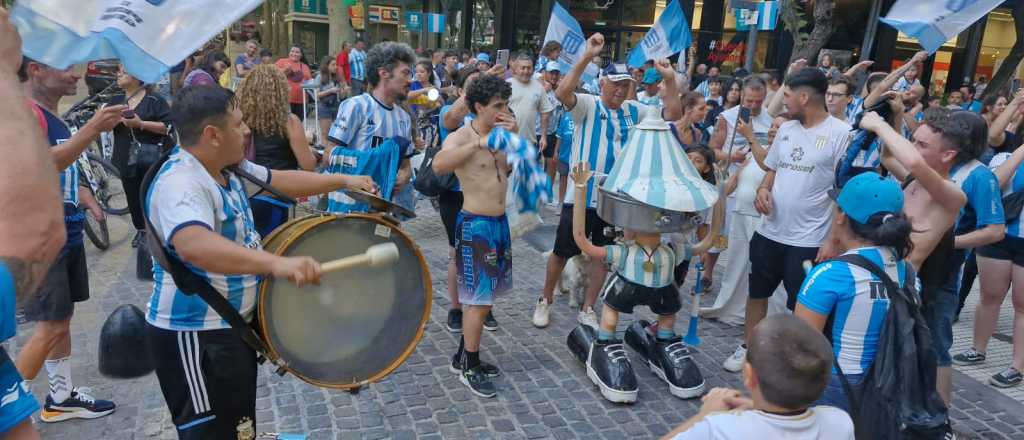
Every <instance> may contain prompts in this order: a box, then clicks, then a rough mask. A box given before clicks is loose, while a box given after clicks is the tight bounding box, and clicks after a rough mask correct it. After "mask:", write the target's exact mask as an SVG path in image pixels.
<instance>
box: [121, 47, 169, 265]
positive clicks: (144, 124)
mask: <svg viewBox="0 0 1024 440" xmlns="http://www.w3.org/2000/svg"><path fill="white" fill-rule="evenodd" d="M117 86H118V87H120V88H121V90H124V95H117V96H115V97H114V99H113V100H112V101H111V102H110V104H111V105H121V104H124V105H127V106H128V109H129V111H126V113H127V115H126V116H132V117H131V118H127V117H126V118H124V121H123V122H121V123H120V124H118V126H117V127H114V131H113V133H114V154H113V157H112V158H111V159H112V161H113V162H114V165H115V166H116V167H117V169H118V171H119V172H120V173H121V186H122V187H123V188H124V195H125V197H126V198H127V199H128V212H129V213H130V214H131V218H132V226H135V238H133V239H132V247H137V246H138V245H139V243H140V242H141V241H142V239H143V237H144V235H143V232H144V231H145V230H146V219H145V217H143V215H142V214H143V213H142V203H141V200H140V198H139V189H140V188H141V187H142V178H143V177H144V176H145V174H146V171H147V169H148V167H149V165H151V164H147V163H141V162H139V161H138V160H137V158H138V151H133V150H138V149H139V148H143V147H142V145H143V144H148V145H160V146H161V147H163V149H167V148H170V147H171V146H172V145H171V143H170V141H169V140H168V137H167V134H168V131H169V130H168V125H170V122H171V107H170V106H169V105H168V104H167V101H165V100H164V99H163V98H162V97H160V95H158V94H156V93H153V91H152V89H151V88H150V87H149V86H148V85H146V84H143V83H142V82H141V81H139V80H138V78H135V77H134V76H131V75H129V74H128V73H127V72H125V71H124V68H123V67H122V68H121V69H120V70H119V71H118V73H117ZM161 152H162V151H161ZM133 156H134V157H135V158H136V160H135V161H132V160H131V159H132V157H133Z"/></svg>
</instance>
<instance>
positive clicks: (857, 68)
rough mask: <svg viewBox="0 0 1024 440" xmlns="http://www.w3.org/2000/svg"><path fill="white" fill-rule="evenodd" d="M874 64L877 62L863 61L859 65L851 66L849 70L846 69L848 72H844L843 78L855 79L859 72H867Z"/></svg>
mask: <svg viewBox="0 0 1024 440" xmlns="http://www.w3.org/2000/svg"><path fill="white" fill-rule="evenodd" d="M872 64H875V62H874V61H861V62H859V63H857V64H854V65H852V66H850V68H849V69H846V71H845V72H843V76H845V77H847V78H850V79H853V78H854V77H855V76H856V75H857V72H860V71H861V70H864V71H867V69H868V67H871V65H872Z"/></svg>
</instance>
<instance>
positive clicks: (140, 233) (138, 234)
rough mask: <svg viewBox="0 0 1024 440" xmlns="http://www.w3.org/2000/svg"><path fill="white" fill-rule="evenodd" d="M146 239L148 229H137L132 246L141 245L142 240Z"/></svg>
mask: <svg viewBox="0 0 1024 440" xmlns="http://www.w3.org/2000/svg"><path fill="white" fill-rule="evenodd" d="M145 239H146V231H135V237H133V238H132V248H137V247H139V244H140V243H142V240H145Z"/></svg>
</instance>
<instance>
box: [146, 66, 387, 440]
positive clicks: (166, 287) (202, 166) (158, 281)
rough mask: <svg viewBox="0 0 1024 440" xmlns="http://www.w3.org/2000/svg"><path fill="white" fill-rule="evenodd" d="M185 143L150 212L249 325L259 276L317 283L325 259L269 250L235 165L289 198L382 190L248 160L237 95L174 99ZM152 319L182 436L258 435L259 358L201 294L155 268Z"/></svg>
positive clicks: (164, 386) (212, 91) (156, 228)
mask: <svg viewBox="0 0 1024 440" xmlns="http://www.w3.org/2000/svg"><path fill="white" fill-rule="evenodd" d="M171 119H172V120H173V121H174V126H175V127H177V129H178V133H179V135H180V142H181V145H180V146H178V147H176V148H175V150H174V151H172V152H171V155H170V157H169V158H168V159H167V161H166V162H165V163H164V164H163V165H162V166H161V167H160V169H159V171H158V172H157V173H156V175H155V177H154V178H153V182H152V184H151V185H150V186H149V188H148V189H147V192H146V195H145V202H144V206H143V209H144V210H145V211H146V213H147V216H148V219H149V221H150V223H151V224H152V230H151V233H155V234H156V235H157V237H158V238H159V240H160V241H161V243H162V244H163V246H164V247H165V249H167V252H168V254H170V255H172V256H174V257H177V258H179V259H180V260H182V261H183V262H184V264H185V266H186V267H187V268H188V269H189V270H191V271H192V272H193V273H195V274H196V275H198V276H199V277H201V278H202V279H203V280H205V281H206V282H208V283H209V284H210V285H211V286H213V288H214V289H216V290H217V291H218V292H219V293H221V294H223V295H224V296H225V297H226V298H227V300H228V302H229V303H230V304H231V305H232V306H233V307H234V308H235V309H236V310H238V313H239V314H240V315H242V317H243V318H245V319H246V320H251V318H252V315H253V309H254V308H255V304H256V292H257V290H258V287H259V284H260V281H261V280H262V277H264V276H266V275H272V276H275V277H279V278H285V279H288V280H289V281H291V282H293V283H295V284H297V285H304V284H307V283H318V282H319V281H320V276H321V272H320V263H318V262H316V261H315V260H313V259H312V258H310V257H283V256H277V255H273V254H271V253H268V252H266V251H263V250H262V246H261V244H260V235H259V233H257V232H256V227H255V224H254V223H253V216H252V211H251V209H250V208H249V201H248V196H247V194H246V192H245V188H244V186H243V185H242V181H241V180H240V179H239V177H238V176H237V175H235V173H234V172H232V171H230V170H229V167H231V166H232V165H236V164H237V165H238V168H239V169H241V170H243V171H246V172H248V173H249V174H251V175H254V176H256V178H259V179H262V180H263V181H265V182H266V183H270V182H271V180H273V183H274V186H275V187H276V188H277V189H279V190H280V191H282V192H283V193H285V194H288V195H290V196H292V197H302V196H307V195H313V194H323V193H327V192H330V191H334V190H337V189H340V188H352V189H359V190H363V191H367V192H371V193H376V190H377V188H376V185H375V184H374V183H373V181H372V180H371V179H370V178H369V177H368V176H349V175H340V174H316V173H311V172H306V171H292V170H288V171H285V170H274V171H273V172H271V171H270V170H268V169H266V168H264V167H261V166H259V165H255V164H252V163H250V162H248V161H246V160H244V159H243V157H244V145H243V142H242V139H244V138H245V136H246V135H248V134H249V128H248V127H247V126H246V125H245V123H244V122H242V112H241V110H240V109H239V106H238V102H237V101H236V100H235V97H234V95H233V93H232V92H231V91H230V90H227V89H223V88H220V87H217V86H197V87H190V88H187V89H184V90H182V91H181V92H180V93H179V94H178V95H177V96H176V97H175V99H174V108H173V110H172V114H171ZM153 279H154V283H153V294H152V297H151V298H150V301H149V305H148V311H147V313H146V321H147V322H148V324H149V337H150V347H151V350H152V357H153V361H154V364H155V365H156V374H157V378H158V379H159V381H160V389H161V390H162V391H163V395H164V400H165V401H166V402H167V407H168V409H169V410H170V411H171V417H172V418H173V421H174V425H175V426H176V427H177V430H178V437H179V438H182V439H211V438H218V439H222V438H239V439H243V438H249V439H251V438H255V427H256V421H255V417H256V353H255V351H254V350H253V349H252V348H251V347H249V346H248V345H247V344H246V343H245V342H244V341H243V340H242V339H241V338H240V337H239V336H238V335H237V334H236V333H235V331H234V330H232V329H231V328H230V325H229V324H228V323H227V321H226V320H225V319H224V318H222V317H221V316H220V315H218V314H217V312H216V311H214V309H213V308H211V307H210V306H209V305H208V304H207V303H206V302H205V301H203V299H202V298H201V297H200V296H199V295H187V294H185V293H183V292H182V291H181V290H179V289H178V287H177V286H176V285H175V283H174V280H173V278H172V277H171V275H170V273H168V271H167V270H166V269H165V268H164V267H162V266H161V265H159V264H154V265H153Z"/></svg>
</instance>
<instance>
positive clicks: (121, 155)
mask: <svg viewBox="0 0 1024 440" xmlns="http://www.w3.org/2000/svg"><path fill="white" fill-rule="evenodd" d="M124 103H125V95H116V96H114V98H113V99H111V101H110V104H109V105H122V104H124ZM134 110H135V115H136V117H137V118H141V119H142V120H143V121H149V122H162V123H164V124H170V122H171V106H170V105H168V104H167V101H165V100H164V99H163V98H161V97H160V96H159V95H157V94H155V93H153V94H151V93H146V96H144V97H143V98H142V101H140V102H139V105H137V106H135V109H134ZM133 132H134V134H135V139H136V140H138V141H139V142H141V143H143V144H159V143H161V142H164V139H165V138H167V136H166V135H162V134H159V133H154V132H152V131H149V130H140V129H135V130H132V129H130V128H128V127H127V126H125V125H124V124H118V126H117V127H114V156H113V158H112V161H113V162H114V166H116V167H117V168H118V169H119V170H120V171H121V173H122V175H125V171H126V168H127V166H128V149H129V147H131V142H132V133H133ZM170 147H173V145H170V144H167V143H165V144H164V148H170Z"/></svg>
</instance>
